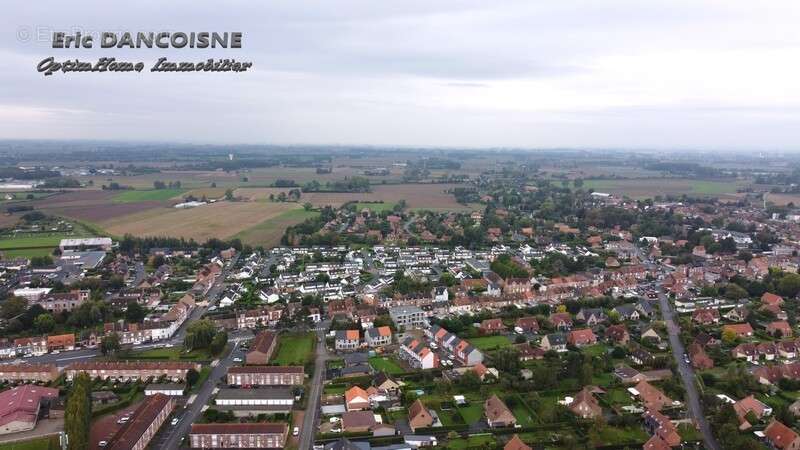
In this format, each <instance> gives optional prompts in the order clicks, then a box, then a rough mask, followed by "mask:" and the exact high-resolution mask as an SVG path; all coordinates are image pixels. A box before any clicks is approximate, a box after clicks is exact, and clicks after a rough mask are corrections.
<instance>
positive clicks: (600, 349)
mask: <svg viewBox="0 0 800 450" xmlns="http://www.w3.org/2000/svg"><path fill="white" fill-rule="evenodd" d="M607 349H608V347H606V346H605V344H595V345H588V346H586V347H583V348H582V349H581V352H582V353H583V354H584V355H588V356H603V355H605V354H606V350H607Z"/></svg>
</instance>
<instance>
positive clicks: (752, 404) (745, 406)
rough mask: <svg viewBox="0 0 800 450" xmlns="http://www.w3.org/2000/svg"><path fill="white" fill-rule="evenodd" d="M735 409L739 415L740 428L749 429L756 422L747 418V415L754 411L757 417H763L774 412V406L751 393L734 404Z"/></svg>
mask: <svg viewBox="0 0 800 450" xmlns="http://www.w3.org/2000/svg"><path fill="white" fill-rule="evenodd" d="M733 410H734V411H736V415H737V416H738V417H739V429H740V430H747V429H749V428H751V427H752V426H753V425H754V424H752V423H750V422H749V421H748V420H747V415H748V414H750V413H752V414H753V415H754V416H755V417H756V419H759V420H761V419H763V418H764V417H766V416H769V415H771V414H772V408H771V407H769V406H767V405H765V404H764V403H762V402H761V401H759V400H758V399H756V398H755V397H753V396H752V395H749V396H747V397H745V398H743V399H741V400H739V401H738V402H736V403H734V404H733Z"/></svg>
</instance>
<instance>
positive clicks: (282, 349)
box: [271, 333, 314, 366]
mask: <svg viewBox="0 0 800 450" xmlns="http://www.w3.org/2000/svg"><path fill="white" fill-rule="evenodd" d="M278 343H279V346H278V351H277V352H276V353H275V356H274V357H273V358H272V361H271V362H274V363H275V364H278V365H280V366H302V365H303V364H305V363H306V359H307V358H308V356H309V355H310V354H311V352H312V351H313V350H314V334H313V333H308V334H303V335H294V336H292V335H281V337H280V338H279V341H278Z"/></svg>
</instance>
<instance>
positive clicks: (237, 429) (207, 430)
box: [189, 423, 289, 448]
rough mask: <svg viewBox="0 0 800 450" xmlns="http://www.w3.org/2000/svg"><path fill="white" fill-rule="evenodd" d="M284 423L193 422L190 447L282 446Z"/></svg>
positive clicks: (285, 433)
mask: <svg viewBox="0 0 800 450" xmlns="http://www.w3.org/2000/svg"><path fill="white" fill-rule="evenodd" d="M288 433H289V426H288V425H286V424H285V423H195V424H192V431H191V432H190V433H189V445H191V448H284V447H285V446H286V436H287V435H288Z"/></svg>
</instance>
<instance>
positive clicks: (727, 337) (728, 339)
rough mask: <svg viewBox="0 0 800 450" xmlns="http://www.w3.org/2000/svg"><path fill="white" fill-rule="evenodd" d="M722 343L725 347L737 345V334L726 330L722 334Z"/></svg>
mask: <svg viewBox="0 0 800 450" xmlns="http://www.w3.org/2000/svg"><path fill="white" fill-rule="evenodd" d="M722 342H724V343H725V345H733V344H735V343H736V332H735V331H733V330H725V331H723V332H722Z"/></svg>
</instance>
